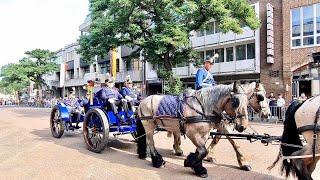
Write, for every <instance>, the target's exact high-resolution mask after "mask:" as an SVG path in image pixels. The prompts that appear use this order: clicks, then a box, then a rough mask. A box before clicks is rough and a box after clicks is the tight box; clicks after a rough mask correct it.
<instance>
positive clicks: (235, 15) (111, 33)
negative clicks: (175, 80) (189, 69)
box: [79, 0, 260, 71]
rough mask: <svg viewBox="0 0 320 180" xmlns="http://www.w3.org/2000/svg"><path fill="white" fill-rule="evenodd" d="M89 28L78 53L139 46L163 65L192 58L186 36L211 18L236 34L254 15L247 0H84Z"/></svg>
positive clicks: (86, 55)
mask: <svg viewBox="0 0 320 180" xmlns="http://www.w3.org/2000/svg"><path fill="white" fill-rule="evenodd" d="M90 12H91V20H92V22H91V26H90V33H89V34H88V35H84V36H82V37H81V38H80V40H79V42H80V46H81V48H80V50H79V52H80V53H81V55H82V57H84V59H86V60H87V61H90V59H92V57H93V56H95V55H101V56H103V55H105V54H107V53H108V52H109V50H110V49H111V48H115V47H118V46H121V45H127V46H131V47H139V48H138V49H137V50H136V51H135V53H134V54H136V55H138V54H139V51H140V50H143V52H144V54H143V55H144V56H145V58H146V59H147V60H148V61H149V62H151V63H153V64H155V63H157V64H161V65H163V66H164V67H165V69H167V70H170V71H171V68H172V67H173V66H174V65H175V64H178V63H180V62H183V61H188V60H189V59H191V58H192V57H194V55H195V53H193V51H192V49H191V47H190V42H189V36H190V33H191V32H192V31H196V30H199V29H201V28H204V26H205V25H206V23H207V22H208V21H210V20H212V19H215V20H216V21H217V22H218V23H219V24H220V28H221V30H222V31H223V32H228V31H234V32H236V33H241V32H242V29H241V26H240V25H241V24H244V25H247V26H249V27H250V28H252V29H256V28H258V27H259V24H260V22H259V19H258V18H257V17H256V13H255V11H254V10H253V8H252V7H251V6H250V5H249V4H248V2H247V0H193V1H191V0H90Z"/></svg>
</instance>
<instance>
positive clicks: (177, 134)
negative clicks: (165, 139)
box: [173, 132, 183, 156]
mask: <svg viewBox="0 0 320 180" xmlns="http://www.w3.org/2000/svg"><path fill="white" fill-rule="evenodd" d="M173 137H174V144H173V149H174V152H175V154H176V155H177V156H182V155H183V151H182V149H181V148H180V145H181V135H180V132H174V133H173Z"/></svg>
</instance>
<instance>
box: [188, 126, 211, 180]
mask: <svg viewBox="0 0 320 180" xmlns="http://www.w3.org/2000/svg"><path fill="white" fill-rule="evenodd" d="M194 129H196V128H194ZM209 131H210V129H209V130H208V132H209ZM208 132H205V133H201V132H196V131H192V130H191V131H188V128H187V133H186V135H187V136H188V138H189V139H190V140H191V141H192V143H193V144H194V145H195V146H196V147H197V149H196V152H195V153H190V154H189V155H188V156H187V159H185V161H184V166H185V167H191V168H192V169H193V170H194V171H195V173H196V175H197V176H200V177H202V178H206V177H208V173H207V169H206V168H205V167H203V166H202V160H203V159H204V158H205V157H206V156H207V154H208V151H207V149H206V147H205V138H204V137H205V136H206V134H207V133H208Z"/></svg>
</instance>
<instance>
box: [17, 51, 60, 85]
mask: <svg viewBox="0 0 320 180" xmlns="http://www.w3.org/2000/svg"><path fill="white" fill-rule="evenodd" d="M25 54H26V55H27V57H25V58H23V59H21V60H20V62H19V65H20V66H22V69H23V74H24V75H25V76H26V77H28V79H29V80H31V81H33V82H34V83H35V85H36V87H37V88H41V87H44V86H47V84H46V83H45V80H44V79H43V78H42V76H43V75H45V74H48V73H51V72H54V71H56V70H57V68H58V67H57V64H56V63H55V62H54V58H55V53H54V52H51V51H49V50H43V49H34V50H32V51H27V52H25Z"/></svg>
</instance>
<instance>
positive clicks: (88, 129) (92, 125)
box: [83, 109, 109, 153]
mask: <svg viewBox="0 0 320 180" xmlns="http://www.w3.org/2000/svg"><path fill="white" fill-rule="evenodd" d="M83 137H84V141H85V142H86V145H87V148H88V149H89V150H90V151H92V152H95V153H100V152H101V151H103V150H104V148H105V147H106V146H107V143H108V138H109V121H108V118H107V116H106V115H105V113H104V112H103V111H102V110H101V109H90V110H89V111H88V112H87V114H86V116H85V118H84V122H83Z"/></svg>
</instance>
